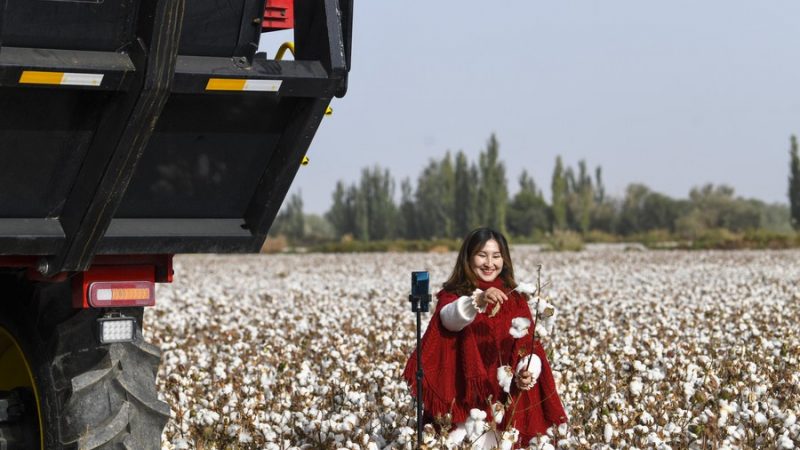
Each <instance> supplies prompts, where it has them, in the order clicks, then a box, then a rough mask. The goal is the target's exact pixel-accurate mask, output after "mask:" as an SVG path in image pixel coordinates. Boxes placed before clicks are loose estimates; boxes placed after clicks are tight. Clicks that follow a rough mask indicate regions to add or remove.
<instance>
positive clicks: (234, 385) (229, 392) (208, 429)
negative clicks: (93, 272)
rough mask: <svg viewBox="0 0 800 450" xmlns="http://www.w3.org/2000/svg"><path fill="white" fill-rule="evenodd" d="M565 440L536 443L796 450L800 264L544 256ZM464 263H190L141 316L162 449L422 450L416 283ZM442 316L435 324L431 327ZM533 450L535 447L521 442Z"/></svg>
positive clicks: (359, 257) (526, 256) (638, 255)
mask: <svg viewBox="0 0 800 450" xmlns="http://www.w3.org/2000/svg"><path fill="white" fill-rule="evenodd" d="M512 258H514V263H515V269H516V273H517V281H520V282H535V275H536V266H537V264H540V263H541V264H543V266H544V269H543V275H544V276H543V278H544V280H545V281H548V282H549V283H550V284H549V286H548V287H547V288H546V289H545V294H547V295H548V296H549V297H550V301H551V303H553V304H554V305H555V306H556V308H557V309H558V316H557V320H556V324H555V332H554V334H553V335H552V336H550V337H549V338H547V339H546V340H545V342H544V345H545V348H546V349H547V350H548V351H550V352H552V359H551V363H552V365H553V369H554V371H555V373H554V375H555V376H556V380H557V382H558V385H559V392H560V394H561V399H562V401H563V403H564V406H565V408H566V410H567V413H568V414H569V416H570V419H571V420H570V424H569V426H568V427H567V429H562V430H560V431H558V430H556V431H555V432H554V433H552V435H551V436H550V437H549V438H544V439H541V440H540V442H539V443H538V444H536V445H535V447H539V448H553V447H557V448H632V447H638V448H663V449H668V448H672V449H682V448H687V447H688V448H709V449H711V448H778V449H791V448H796V447H798V446H800V423H798V421H797V417H798V416H800V324H799V322H800V285H798V280H800V264H798V262H800V252H798V251H762V252H622V251H609V250H606V251H586V252H582V253H575V254H559V253H540V252H536V251H534V250H533V249H524V248H520V247H517V248H512ZM454 260H455V254H454V253H445V254H421V253H418V254H395V253H383V254H348V255H316V254H309V255H278V256H267V255H248V256H180V257H176V260H175V283H173V284H172V285H161V286H159V289H158V296H157V304H156V307H155V308H150V309H148V310H147V312H146V314H145V337H146V338H147V339H148V340H150V341H152V342H154V343H155V344H157V345H159V346H161V348H162V350H163V357H162V367H161V371H160V373H159V381H158V382H159V388H160V390H161V392H162V394H163V396H164V399H165V400H166V401H167V402H168V403H169V404H170V405H171V407H172V411H173V415H172V419H171V420H170V421H169V423H168V424H167V427H166V429H165V432H164V435H163V447H164V448H166V449H190V448H192V449H193V448H198V449H239V448H241V449H251V448H253V449H256V448H258V449H261V448H264V449H283V448H331V449H333V448H353V449H355V448H371V449H375V448H411V446H412V445H413V444H412V438H413V437H414V435H415V431H414V426H415V422H414V416H415V410H414V409H413V405H412V403H411V397H410V395H409V394H408V391H407V389H406V387H405V384H404V382H403V381H402V379H401V372H402V370H403V367H404V365H405V361H406V358H407V356H408V353H409V352H410V351H411V349H412V347H413V345H414V324H415V316H414V314H413V313H412V312H411V308H410V304H409V302H408V300H407V296H408V293H409V292H408V291H409V289H410V272H411V271H413V270H430V271H431V276H432V280H433V284H434V285H437V286H438V285H440V284H441V283H442V282H443V281H444V279H445V277H446V276H447V275H448V274H449V270H450V269H451V267H452V265H453V263H454ZM429 318H430V314H427V315H425V317H424V319H423V322H424V323H427V321H428V320H429ZM522 444H525V445H527V443H522Z"/></svg>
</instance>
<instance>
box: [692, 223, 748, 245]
mask: <svg viewBox="0 0 800 450" xmlns="http://www.w3.org/2000/svg"><path fill="white" fill-rule="evenodd" d="M690 247H691V248H695V249H718V250H734V249H738V248H745V245H744V240H743V239H742V235H741V234H738V233H734V232H732V231H730V230H727V229H725V228H711V229H708V230H704V231H702V232H700V233H698V235H697V236H696V237H695V239H694V240H692V241H691V245H690Z"/></svg>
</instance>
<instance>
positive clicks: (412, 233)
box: [398, 178, 420, 239]
mask: <svg viewBox="0 0 800 450" xmlns="http://www.w3.org/2000/svg"><path fill="white" fill-rule="evenodd" d="M400 223H401V226H400V229H399V230H398V234H399V235H400V236H402V237H404V238H406V239H417V238H418V237H420V236H419V230H418V226H417V210H416V205H414V192H413V189H412V188H411V180H409V179H408V178H405V179H404V180H403V181H402V182H401V183H400Z"/></svg>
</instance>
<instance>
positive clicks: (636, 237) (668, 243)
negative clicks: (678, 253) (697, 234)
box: [625, 228, 679, 249]
mask: <svg viewBox="0 0 800 450" xmlns="http://www.w3.org/2000/svg"><path fill="white" fill-rule="evenodd" d="M625 240H626V241H629V242H639V243H641V244H643V245H644V246H646V247H648V248H654V249H658V248H675V247H678V245H679V243H678V240H679V239H678V237H677V236H675V235H674V234H672V233H670V232H669V230H665V229H663V228H658V229H655V230H649V231H645V232H642V233H636V234H633V235H631V236H628V237H627V238H626V239H625Z"/></svg>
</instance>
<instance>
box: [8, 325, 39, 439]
mask: <svg viewBox="0 0 800 450" xmlns="http://www.w3.org/2000/svg"><path fill="white" fill-rule="evenodd" d="M19 387H22V388H29V389H31V390H32V391H33V395H34V398H35V399H36V415H37V417H38V418H39V420H38V423H39V446H40V448H41V449H42V450H44V428H43V427H42V409H41V408H40V406H39V405H40V404H41V402H40V401H39V389H38V388H37V387H36V383H35V382H34V377H33V371H31V366H30V364H28V360H27V359H25V354H24V353H23V352H22V348H21V347H20V346H19V343H17V340H16V339H14V336H12V335H11V333H9V332H8V331H7V330H6V329H5V328H3V327H2V326H0V391H10V390H12V389H14V388H19Z"/></svg>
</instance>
